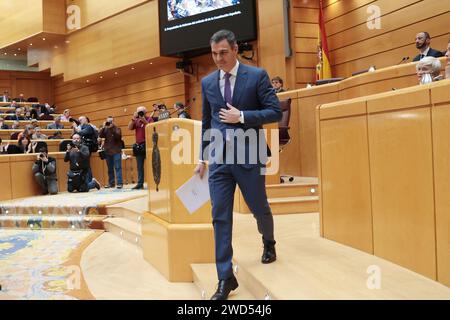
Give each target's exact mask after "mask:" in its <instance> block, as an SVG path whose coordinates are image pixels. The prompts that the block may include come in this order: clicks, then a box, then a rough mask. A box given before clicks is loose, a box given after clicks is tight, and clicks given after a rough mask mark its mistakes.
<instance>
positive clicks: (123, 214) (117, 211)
mask: <svg viewBox="0 0 450 320" xmlns="http://www.w3.org/2000/svg"><path fill="white" fill-rule="evenodd" d="M107 213H108V216H110V217H119V218H125V219H128V220H130V221H133V222H136V223H140V222H141V220H142V213H139V212H137V211H134V210H131V209H128V208H123V207H107Z"/></svg>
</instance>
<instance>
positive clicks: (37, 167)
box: [32, 147, 58, 195]
mask: <svg viewBox="0 0 450 320" xmlns="http://www.w3.org/2000/svg"><path fill="white" fill-rule="evenodd" d="M32 171H33V173H34V178H35V179H36V182H37V183H38V184H39V186H40V187H41V190H42V194H44V195H46V194H49V193H50V194H57V193H58V178H57V176H56V159H55V158H52V157H49V156H48V152H47V149H46V148H44V147H42V148H40V149H39V154H38V156H37V160H36V162H35V163H34V164H33V167H32Z"/></svg>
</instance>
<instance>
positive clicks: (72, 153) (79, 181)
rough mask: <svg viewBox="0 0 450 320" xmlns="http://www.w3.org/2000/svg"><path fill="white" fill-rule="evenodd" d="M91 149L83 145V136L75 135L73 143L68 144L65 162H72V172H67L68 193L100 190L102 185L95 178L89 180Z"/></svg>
mask: <svg viewBox="0 0 450 320" xmlns="http://www.w3.org/2000/svg"><path fill="white" fill-rule="evenodd" d="M90 154H91V153H90V152H89V148H88V147H87V146H86V145H85V144H82V143H81V136H80V135H79V134H77V133H76V134H74V135H73V136H72V142H71V143H69V144H67V151H66V155H65V156H64V162H70V170H69V172H67V177H68V179H67V191H69V192H74V191H79V192H88V191H89V190H90V189H93V188H97V190H99V189H100V184H99V183H98V181H97V180H96V179H95V178H92V180H91V181H89V180H90V178H89V170H90V165H89V158H90Z"/></svg>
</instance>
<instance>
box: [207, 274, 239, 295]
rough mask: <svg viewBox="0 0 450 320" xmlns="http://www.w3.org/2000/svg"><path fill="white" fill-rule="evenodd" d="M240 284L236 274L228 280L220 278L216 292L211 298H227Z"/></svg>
mask: <svg viewBox="0 0 450 320" xmlns="http://www.w3.org/2000/svg"><path fill="white" fill-rule="evenodd" d="M237 287H239V284H238V282H237V280H236V278H235V277H234V276H232V277H231V278H229V279H227V280H219V284H218V286H217V290H216V293H214V295H213V296H212V297H211V300H227V298H228V295H229V294H230V292H231V291H233V290H236V288H237Z"/></svg>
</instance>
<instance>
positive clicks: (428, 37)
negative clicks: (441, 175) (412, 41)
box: [421, 31, 431, 39]
mask: <svg viewBox="0 0 450 320" xmlns="http://www.w3.org/2000/svg"><path fill="white" fill-rule="evenodd" d="M421 33H423V34H424V35H425V39H431V36H430V34H429V33H428V32H426V31H422V32H421Z"/></svg>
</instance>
